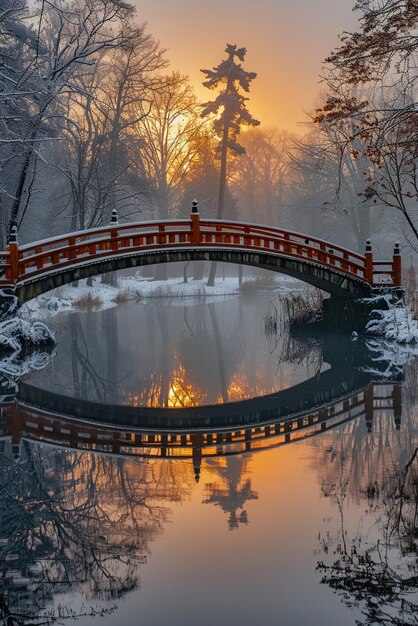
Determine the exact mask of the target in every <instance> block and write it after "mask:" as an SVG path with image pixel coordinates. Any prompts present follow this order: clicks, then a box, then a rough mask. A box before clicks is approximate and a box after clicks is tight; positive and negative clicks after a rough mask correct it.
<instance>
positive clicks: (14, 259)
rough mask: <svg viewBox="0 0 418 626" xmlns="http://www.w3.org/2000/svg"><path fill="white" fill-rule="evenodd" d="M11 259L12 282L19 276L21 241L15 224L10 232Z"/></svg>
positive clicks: (9, 250)
mask: <svg viewBox="0 0 418 626" xmlns="http://www.w3.org/2000/svg"><path fill="white" fill-rule="evenodd" d="M7 250H8V252H9V259H10V276H8V278H9V279H10V282H11V283H13V284H14V283H16V282H17V280H18V278H19V242H18V240H17V226H16V224H14V225H13V226H12V230H11V232H10V237H9V243H8V245H7Z"/></svg>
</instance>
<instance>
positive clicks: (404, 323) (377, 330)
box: [366, 294, 418, 344]
mask: <svg viewBox="0 0 418 626" xmlns="http://www.w3.org/2000/svg"><path fill="white" fill-rule="evenodd" d="M378 300H380V301H381V303H382V300H383V301H384V302H385V304H386V306H387V309H373V310H372V313H371V314H372V319H370V320H369V321H368V323H367V324H366V332H367V333H368V334H370V335H378V336H380V337H383V338H384V339H387V340H391V341H396V342H398V343H402V344H415V343H418V323H417V320H416V319H414V317H413V315H412V313H411V311H410V309H409V308H408V307H407V306H405V304H404V302H403V301H402V300H401V299H397V300H394V299H393V297H392V296H391V295H390V294H385V295H383V296H378V297H377V298H376V299H375V301H376V303H377V301H378ZM373 301H374V300H372V299H370V300H367V302H369V303H373Z"/></svg>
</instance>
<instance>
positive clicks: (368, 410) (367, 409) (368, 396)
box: [364, 383, 374, 433]
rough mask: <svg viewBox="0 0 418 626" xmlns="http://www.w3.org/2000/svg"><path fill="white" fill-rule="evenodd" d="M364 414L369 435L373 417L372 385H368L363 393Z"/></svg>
mask: <svg viewBox="0 0 418 626" xmlns="http://www.w3.org/2000/svg"><path fill="white" fill-rule="evenodd" d="M364 413H365V418H366V428H367V432H368V433H371V432H372V429H373V417H374V385H373V383H372V384H370V385H369V386H368V387H367V389H366V390H365V391H364Z"/></svg>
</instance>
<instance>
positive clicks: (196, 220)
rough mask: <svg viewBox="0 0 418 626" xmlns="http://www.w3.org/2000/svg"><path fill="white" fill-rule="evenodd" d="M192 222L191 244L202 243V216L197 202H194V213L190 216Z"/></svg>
mask: <svg viewBox="0 0 418 626" xmlns="http://www.w3.org/2000/svg"><path fill="white" fill-rule="evenodd" d="M190 218H191V220H192V232H191V243H196V244H200V243H202V233H201V231H200V215H199V207H198V204H197V200H193V202H192V212H191V215H190Z"/></svg>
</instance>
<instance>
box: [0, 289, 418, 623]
mask: <svg viewBox="0 0 418 626" xmlns="http://www.w3.org/2000/svg"><path fill="white" fill-rule="evenodd" d="M201 306H202V308H203V309H204V308H205V307H204V306H203V305H201ZM268 306H269V298H266V297H264V296H260V297H258V298H256V299H254V300H252V301H248V303H247V302H246V301H238V300H234V301H225V302H220V303H218V304H216V305H215V307H214V308H215V309H216V315H217V317H218V330H219V336H220V338H221V340H222V346H223V347H224V348H225V349H224V351H223V353H222V354H223V363H224V374H223V375H221V374H220V372H219V369H218V368H219V363H220V361H219V354H217V353H216V350H214V354H211V353H210V350H204V351H201V352H199V353H197V350H196V345H197V344H196V342H199V341H202V338H205V337H207V336H208V335H209V334H210V333H213V332H214V326H213V320H212V319H211V315H210V313H209V312H208V311H207V310H206V311H201V312H198V313H197V312H196V311H195V312H192V311H191V308H190V310H189V311H187V315H188V317H187V323H188V325H189V326H190V328H191V329H192V330H193V329H195V330H194V333H195V335H193V332H191V331H190V329H189V328H187V325H186V324H185V322H184V320H185V312H184V310H183V308H182V307H178V309H176V311H175V315H173V317H172V318H171V317H170V324H169V325H165V323H164V321H163V320H164V313H163V314H161V313H159V312H158V311H161V310H162V307H149V311H147V310H146V308H147V307H146V306H143V307H141V309H142V310H140V311H138V310H137V309H136V308H135V307H129V308H127V309H118V310H116V309H115V310H113V312H112V313H111V316H112V317H111V322H109V319H108V320H107V321H103V320H100V319H99V321H97V318H100V317H103V316H104V314H105V313H106V314H107V315H108V316H109V317H110V312H103V313H100V314H95V315H96V321H95V318H94V315H91V316H90V314H89V315H87V316H86V315H84V316H83V315H80V316H71V317H73V318H74V320H73V321H72V320H71V317H70V318H67V320H66V322H67V324H66V326H64V325H62V327H61V330H60V335H61V336H59V338H58V341H59V342H58V354H57V356H56V357H55V358H54V361H53V363H52V365H51V366H50V367H49V368H47V369H45V370H44V371H43V372H38V373H36V374H34V375H32V376H30V377H29V382H30V383H31V384H39V385H40V386H42V387H46V388H50V389H53V390H55V391H58V390H59V391H60V392H62V393H64V392H65V393H67V394H70V392H72V393H75V395H78V394H80V396H81V397H82V394H83V393H87V394H88V396H89V397H90V398H91V399H94V400H99V401H102V402H105V401H108V400H109V399H112V400H114V401H115V399H118V400H119V401H120V400H122V402H125V401H126V397H127V396H126V394H127V393H131V394H133V393H134V392H135V393H138V395H140V394H141V393H142V391H143V390H144V389H146V392H147V394H148V395H147V397H149V389H150V386H149V382H150V377H149V372H151V371H152V370H153V368H155V370H154V371H158V372H160V369H159V368H163V370H164V366H165V365H164V364H166V370H165V373H164V376H165V379H164V380H165V386H164V389H165V392H164V393H163V392H160V391H159V392H158V393H159V395H158V394H157V395H158V398H159V399H160V400H161V398H162V399H163V402H162V403H163V404H164V402H165V403H166V404H168V402H167V399H169V398H170V391H169V390H170V384H171V381H172V380H173V372H175V371H176V363H177V364H178V361H176V358H175V357H174V356H173V355H176V354H179V355H180V357H181V360H180V362H181V363H182V366H183V368H184V371H185V372H187V373H188V372H193V376H194V378H193V376H189V375H188V374H187V376H185V380H186V381H187V384H190V385H192V389H193V393H196V392H195V390H196V389H201V390H203V391H204V393H206V394H207V397H208V398H216V399H217V398H218V397H219V396H222V394H223V393H225V391H226V392H227V394H228V396H227V398H228V400H229V399H231V398H232V399H233V396H232V395H230V394H231V393H232V392H231V381H234V380H237V376H238V374H237V373H239V375H240V376H241V377H242V378H243V379H244V380H245V381H246V383H245V384H246V385H247V387H246V388H247V389H248V393H249V394H253V393H254V391H257V390H259V389H262V390H263V391H264V392H271V391H276V390H278V389H281V388H283V387H285V386H288V385H292V384H295V383H299V382H301V381H303V380H306V379H308V378H310V377H311V376H314V375H315V365H316V366H318V363H320V361H318V359H317V355H316V356H315V360H314V361H313V360H312V359H311V358H310V357H309V356H308V357H307V358H306V359H305V360H303V359H302V362H301V364H300V365H299V366H298V367H297V368H295V369H294V371H293V373H292V369H291V366H290V365H289V364H286V363H284V364H282V365H280V366H279V368H278V369H277V364H278V363H279V362H281V359H280V350H281V348H282V347H281V346H279V347H278V348H276V350H272V346H271V342H268V341H267V340H266V339H265V338H264V337H263V331H262V319H263V315H264V314H265V312H266V310H267V308H268ZM192 313H193V315H192ZM131 316H132V317H131ZM147 316H148V318H147ZM82 318H83V319H82ZM134 319H135V320H136V324H134V323H133V320H134ZM144 319H145V320H147V319H148V326H147V332H146V333H144V330H143V328H144V326H143V323H144ZM128 320H129V326H128ZM179 320H181V322H180V321H179ZM75 323H76V324H78V327H79V328H80V327H81V328H82V329H84V333H81V336H82V341H78V343H77V344H74V343H72V341H73V339H74V336H75V335H72V334H71V333H72V332H73V328H74V324H75ZM108 323H110V324H115V325H116V326H117V328H118V333H116V334H115V335H114V336H113V338H111V339H110V340H109V342H110V343H111V344H112V345H109V343H108V342H106V341H105V340H104V335H103V333H102V326H101V324H108ZM199 324H200V326H199ZM157 328H159V329H160V332H161V335H158V337H157V340H156V345H157V350H156V354H154V355H152V354H150V345H151V344H152V341H153V339H152V338H153V337H154V339H155V337H156V335H157ZM164 328H166V330H167V333H166V334H164V332H165V331H164ZM161 329H163V330H161ZM168 330H169V332H168ZM90 331H92V332H90ZM79 336H80V333H79V334H78V335H77V337H79ZM237 337H240V338H241V339H242V341H240V342H239V345H237V344H238V341H237ZM112 342H113V343H112ZM188 342H189V343H188ZM212 343H213V341H212ZM203 344H204V345H206V342H205V341H203ZM243 345H244V346H245V349H243V348H242V346H243ZM70 346H71V349H72V353H73V354H74V353H75V352H77V350H79V351H80V355H81V357H80V358H77V359H74V360H73V362H72V363H71V366H69V365H68V363H67V366H66V368H65V367H64V366H65V362H66V355H68V354H69V350H70ZM185 346H187V347H185ZM163 348H164V349H165V356H164V352H163ZM107 354H109V355H110V356H111V355H114V354H117V355H118V356H117V357H116V358H115V359H112V358H109V359H106V358H105V357H106V355H107ZM86 355H88V360H85V358H86ZM133 355H134V359H135V360H132V359H133ZM138 355H141V356H142V358H139V357H138ZM83 357H84V360H83ZM215 364H218V368H217V367H215ZM273 365H274V368H273ZM251 368H253V369H251ZM323 369H325V368H323ZM93 370H94V371H93ZM254 371H257V373H258V379H257V380H256V382H255V383H254V384H253V386H251V385H250V384H249V383H250V382H251V381H254V378H252V373H253V372H254ZM138 372H139V373H138ZM276 372H278V373H276ZM116 374H117V376H116ZM112 380H113V386H112V388H111V389H109V388H108V387H109V384H110V382H111V381H112ZM115 381H116V382H115ZM141 381H145V383H146V384H143V383H141ZM167 381H169V383H170V384H167ZM205 381H208V384H207V386H205ZM247 381H248V382H247ZM415 381H416V372H415V369H414V367H413V366H410V367H409V368H408V371H407V372H406V374H405V380H404V382H403V385H402V397H403V402H402V416H401V420H400V423H399V407H398V409H397V413H398V414H397V422H398V423H397V426H398V428H396V425H395V419H394V418H395V416H394V411H393V400H394V395H393V394H394V386H393V385H392V384H390V383H388V384H386V385H384V386H379V387H378V388H377V387H376V388H375V389H374V390H373V393H374V395H375V400H374V403H373V404H374V408H373V409H372V413H373V418H372V420H370V415H369V420H368V422H366V418H365V413H364V411H363V409H362V410H361V411H360V413H359V417H357V418H356V417H354V418H353V419H351V420H347V422H346V423H345V424H343V425H342V426H341V427H339V428H338V429H335V430H330V431H328V432H324V433H322V434H319V435H318V436H316V437H315V438H312V439H307V440H305V441H301V442H299V443H295V444H291V445H282V446H281V447H279V448H273V449H268V450H265V451H261V452H250V453H248V454H238V455H235V456H217V457H212V458H205V457H203V458H202V459H201V468H200V479H199V482H198V483H197V482H196V476H195V468H194V466H193V463H192V462H191V461H190V459H185V460H181V459H175V460H174V459H172V460H169V459H161V458H158V459H147V458H141V459H135V460H129V458H123V457H121V456H119V457H117V456H112V455H107V456H105V455H101V454H90V453H89V452H83V451H80V450H78V451H71V450H69V449H56V448H54V447H51V446H43V445H40V444H37V443H30V442H27V441H23V443H22V444H21V452H20V459H19V460H18V462H16V461H14V460H13V458H12V453H11V446H10V441H9V440H5V441H3V442H2V443H0V446H1V448H0V451H1V454H0V462H1V464H2V471H1V474H0V475H1V485H0V529H1V532H0V556H1V561H0V562H1V565H0V577H1V578H0V580H1V583H2V589H3V595H1V596H0V610H3V611H5V610H6V609H7V610H9V611H10V612H11V613H13V612H20V613H21V614H23V615H27V616H28V618H29V617H30V614H31V613H32V614H33V615H34V616H39V615H41V614H42V613H43V612H44V610H46V611H47V612H50V613H51V612H54V613H55V614H59V613H61V614H62V615H66V614H67V613H68V612H71V611H74V612H76V613H81V617H80V620H79V621H78V623H79V624H82V625H84V624H86V625H87V624H91V622H92V619H93V618H92V617H91V615H84V616H83V614H85V613H89V612H90V611H91V607H94V609H95V611H97V612H98V613H99V614H100V613H101V612H103V611H105V612H106V613H107V612H109V615H107V616H106V619H105V621H103V623H107V624H116V623H123V624H129V625H130V624H132V625H133V624H137V623H143V624H146V625H147V626H153V625H157V624H158V625H160V624H164V623H171V624H174V625H176V624H179V625H180V624H185V625H189V624H190V625H191V624H193V625H195V624H196V622H199V623H200V624H204V625H206V624H207V625H209V624H213V623H214V622H216V623H221V624H230V625H235V624H236V625H238V624H240V625H247V624H248V625H250V624H254V623H255V622H259V623H261V624H263V625H268V626H270V625H273V624H275V625H277V624H278V623H280V624H285V625H296V624H298V625H299V624H305V623H309V624H315V625H316V624H318V625H319V624H321V625H322V624H335V623H338V624H342V625H345V624H347V625H354V623H355V619H363V621H365V619H366V617H365V616H364V615H363V617H362V615H361V612H362V611H363V612H364V611H366V613H368V615H369V616H371V617H372V618H373V619H374V622H373V623H395V622H394V621H393V622H391V621H388V620H390V619H392V617H399V615H401V616H402V619H404V623H406V624H409V623H414V622H413V619H414V613H413V612H411V611H413V608H412V609H411V607H409V605H408V604H405V603H404V605H403V610H404V613H403V614H401V613H400V606H399V597H400V589H399V584H398V586H396V583H395V582H394V581H395V579H396V577H397V576H402V577H404V578H406V577H408V576H409V577H411V576H413V575H414V574H415V573H416V543H415V542H416V539H414V536H413V533H414V529H415V531H416V526H417V520H416V513H415V509H414V504H415V503H416V483H417V475H418V474H417V471H418V468H417V462H416V459H415V458H414V456H413V455H414V451H415V449H416V446H417V429H416V397H415ZM183 382H184V381H182V384H183ZM140 384H143V386H142V388H139V389H138V385H140ZM121 389H122V390H123V391H122V392H121V391H120V390H121ZM137 389H138V391H136V390H137ZM167 389H168V392H167ZM244 395H245V394H244ZM194 397H195V398H196V397H197V396H194ZM359 398H360V399H361V398H363V395H360V396H359ZM223 399H225V398H223ZM353 415H354V412H353ZM368 431H370V432H368ZM281 441H282V443H284V440H283V437H282V439H281ZM222 449H224V450H225V451H227V450H228V447H227V446H224V448H222ZM409 461H411V463H410V465H409V466H408V465H407V464H408V462H409ZM405 467H406V468H407V469H406V470H405V469H404V468H405ZM402 471H403V473H402ZM378 542H379V543H378ZM377 545H379V546H380V553H379V552H378V551H377V550H376V546H377ZM386 548H388V550H387V551H386ZM366 553H367V554H368V557H367V558H366V556H365V554H366ZM382 559H386V560H385V561H384V564H385V565H386V567H385V568H383V567H382ZM318 563H319V565H320V567H319V569H318V568H317V565H318ZM408 568H409V569H408ZM366 570H367V572H368V574H369V576H368V577H367V576H365V575H364V572H365V571H366ZM348 571H349V572H350V575H349V576H348V575H347V573H346V572H348ZM383 571H385V576H386V578H382V572H383ZM323 577H324V582H323V584H321V578H323ZM371 580H373V581H376V580H379V585H376V584H375V585H374V587H373V588H372V587H370V588H368V586H367V585H368V584H369V583H370V581H371ZM359 581H360V583H359ZM356 583H357V584H358V587H359V588H358V589H357V588H356ZM332 587H334V588H336V591H337V593H334V592H333V591H332ZM348 588H349V589H350V593H347V595H346V598H345V600H346V601H345V602H344V598H343V596H342V593H343V592H344V593H346V592H347V589H348ZM353 590H354V592H355V593H353ZM364 590H366V591H367V594H368V596H369V597H370V598H371V599H372V601H375V602H376V606H377V605H378V604H379V605H380V606H381V607H382V608H381V609H379V610H378V609H376V608H375V607H374V605H373V602H372V603H369V604H368V605H367V604H366V603H365V601H364V598H363V596H362V593H363V591H364ZM409 591H410V593H409V594H408V601H409V602H414V601H415V602H416V601H417V593H416V586H415V587H414V586H412V587H410V588H409ZM383 592H384V593H383ZM355 596H356V598H355ZM382 598H383V602H382ZM355 599H357V600H358V603H359V606H357V607H356V606H355V607H354V608H353V607H352V606H348V605H352V604H353V601H354V600H355ZM116 606H117V609H115V610H114V611H113V608H114V607H116ZM408 612H409V613H408ZM387 615H389V618H387ZM383 619H386V622H383V621H382V620H383ZM28 621H29V619H28ZM96 621H97V618H96Z"/></svg>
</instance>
